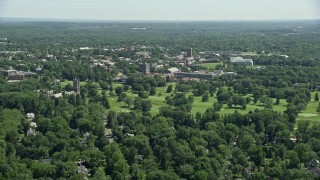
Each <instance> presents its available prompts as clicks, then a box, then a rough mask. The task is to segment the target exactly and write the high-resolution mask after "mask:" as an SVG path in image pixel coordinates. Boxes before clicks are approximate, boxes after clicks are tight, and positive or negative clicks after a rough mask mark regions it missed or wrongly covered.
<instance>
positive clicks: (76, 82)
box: [73, 76, 80, 94]
mask: <svg viewBox="0 0 320 180" xmlns="http://www.w3.org/2000/svg"><path fill="white" fill-rule="evenodd" d="M73 91H74V93H76V94H80V78H79V76H77V77H73Z"/></svg>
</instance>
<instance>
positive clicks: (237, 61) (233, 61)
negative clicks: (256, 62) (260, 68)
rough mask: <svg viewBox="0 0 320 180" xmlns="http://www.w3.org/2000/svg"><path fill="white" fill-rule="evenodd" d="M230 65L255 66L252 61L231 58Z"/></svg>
mask: <svg viewBox="0 0 320 180" xmlns="http://www.w3.org/2000/svg"><path fill="white" fill-rule="evenodd" d="M230 63H231V64H236V65H241V66H253V61H252V59H243V58H242V57H230Z"/></svg>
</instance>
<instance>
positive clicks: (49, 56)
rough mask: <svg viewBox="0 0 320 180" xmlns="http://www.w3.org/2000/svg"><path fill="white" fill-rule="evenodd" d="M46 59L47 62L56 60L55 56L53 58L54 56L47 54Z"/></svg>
mask: <svg viewBox="0 0 320 180" xmlns="http://www.w3.org/2000/svg"><path fill="white" fill-rule="evenodd" d="M45 59H46V60H47V61H49V60H53V59H54V56H53V55H52V54H46V56H45Z"/></svg>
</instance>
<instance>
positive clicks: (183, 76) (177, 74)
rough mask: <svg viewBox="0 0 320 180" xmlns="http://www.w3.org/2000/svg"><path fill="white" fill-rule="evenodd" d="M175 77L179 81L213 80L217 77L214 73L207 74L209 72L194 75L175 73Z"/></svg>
mask: <svg viewBox="0 0 320 180" xmlns="http://www.w3.org/2000/svg"><path fill="white" fill-rule="evenodd" d="M174 75H175V77H176V78H177V79H182V78H198V79H213V78H214V77H215V75H214V74H213V73H207V72H194V73H187V72H178V73H175V74H174Z"/></svg>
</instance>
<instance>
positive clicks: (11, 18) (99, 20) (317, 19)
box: [0, 17, 320, 22]
mask: <svg viewBox="0 0 320 180" xmlns="http://www.w3.org/2000/svg"><path fill="white" fill-rule="evenodd" d="M1 19H7V20H21V21H22V20H25V21H40V22H41V21H43V22H44V21H52V22H214V21H219V22H222V21H255V22H257V21H319V20H320V18H310V19H211V20H209V19H193V20H189V19H162V20H160V19H154V20H152V19H115V20H110V19H72V18H33V17H27V18H26V17H0V20H1Z"/></svg>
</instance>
